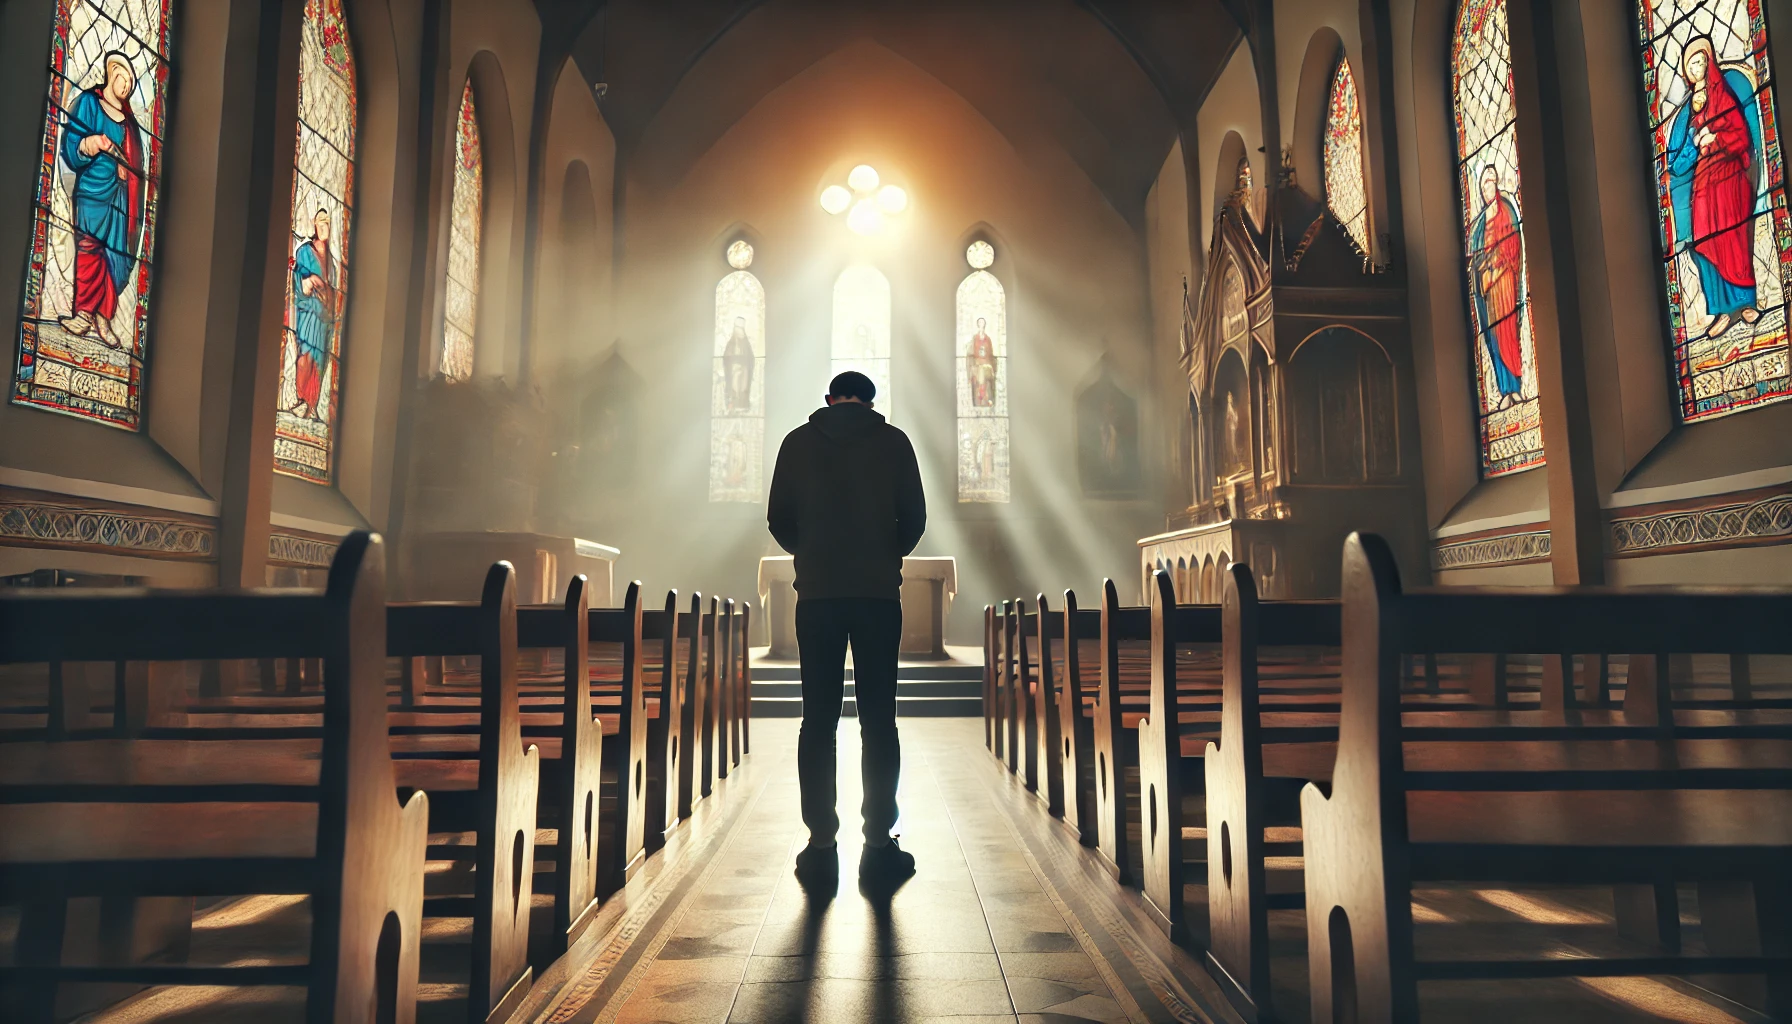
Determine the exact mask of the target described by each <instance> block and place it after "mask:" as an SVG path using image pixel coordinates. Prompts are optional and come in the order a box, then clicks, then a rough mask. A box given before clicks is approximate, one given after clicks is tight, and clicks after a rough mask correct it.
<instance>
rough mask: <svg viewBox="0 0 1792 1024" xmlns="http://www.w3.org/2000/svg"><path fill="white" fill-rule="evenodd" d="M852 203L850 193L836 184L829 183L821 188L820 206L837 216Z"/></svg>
mask: <svg viewBox="0 0 1792 1024" xmlns="http://www.w3.org/2000/svg"><path fill="white" fill-rule="evenodd" d="M851 205H852V193H851V192H848V191H846V190H845V189H843V188H841V187H840V186H838V185H829V186H828V187H827V188H824V189H822V190H821V208H822V209H824V210H826V211H827V212H828V213H830V214H834V215H836V216H838V215H839V214H841V213H844V212H845V211H846V208H847V207H848V206H851Z"/></svg>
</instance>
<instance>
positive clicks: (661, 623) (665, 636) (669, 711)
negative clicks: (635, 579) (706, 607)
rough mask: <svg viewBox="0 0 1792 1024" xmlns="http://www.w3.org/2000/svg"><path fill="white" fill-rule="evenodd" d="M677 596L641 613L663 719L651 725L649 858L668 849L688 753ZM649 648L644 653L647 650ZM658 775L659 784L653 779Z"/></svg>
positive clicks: (668, 594) (645, 816)
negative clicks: (654, 661) (655, 670)
mask: <svg viewBox="0 0 1792 1024" xmlns="http://www.w3.org/2000/svg"><path fill="white" fill-rule="evenodd" d="M679 621H680V615H679V613H678V591H676V590H668V591H667V592H666V600H665V603H664V605H663V606H662V607H661V608H659V609H657V610H654V611H648V612H643V613H642V618H641V639H642V643H643V644H644V645H650V646H651V650H652V653H653V654H654V656H656V657H657V658H658V661H659V673H658V675H657V676H655V677H654V678H653V679H651V680H648V685H649V686H651V687H652V688H653V691H654V693H655V694H656V695H657V696H658V698H659V714H658V716H657V717H655V718H654V719H652V720H651V721H650V722H649V723H648V740H647V749H648V757H649V758H650V761H649V764H648V771H649V775H650V783H649V785H648V787H647V794H646V809H645V813H644V814H643V815H642V817H643V819H644V821H645V826H644V827H645V832H644V834H643V837H642V838H643V842H644V846H645V848H646V850H647V851H648V852H649V853H651V852H652V851H654V850H657V849H659V848H660V847H661V846H663V845H664V844H665V841H666V832H667V831H668V830H669V829H671V828H672V827H673V826H674V825H676V824H678V778H679V774H680V773H679V763H680V761H681V760H682V758H683V754H684V746H685V743H684V740H683V736H684V733H683V731H682V722H683V717H684V711H683V709H684V680H683V676H682V675H681V674H680V673H679V670H678V636H679V633H678V624H679ZM645 649H646V648H644V650H645ZM654 773H657V774H658V778H657V780H653V779H652V778H651V777H652V775H653V774H654Z"/></svg>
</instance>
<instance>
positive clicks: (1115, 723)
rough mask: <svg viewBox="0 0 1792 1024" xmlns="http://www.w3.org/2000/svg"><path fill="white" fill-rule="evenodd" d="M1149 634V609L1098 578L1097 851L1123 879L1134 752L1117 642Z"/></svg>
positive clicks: (1127, 876)
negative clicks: (1125, 721) (1123, 712)
mask: <svg viewBox="0 0 1792 1024" xmlns="http://www.w3.org/2000/svg"><path fill="white" fill-rule="evenodd" d="M1150 638H1151V610H1150V609H1149V608H1130V607H1123V606H1122V605H1121V604H1120V593H1119V591H1118V590H1116V589H1115V588H1114V581H1113V580H1102V581H1101V684H1100V686H1099V687H1098V688H1097V689H1096V698H1095V714H1094V731H1095V800H1096V827H1097V831H1096V850H1097V852H1098V853H1100V855H1101V859H1102V863H1103V865H1104V866H1105V867H1106V868H1107V869H1108V871H1109V872H1111V873H1112V874H1113V875H1114V876H1115V878H1117V879H1119V880H1120V881H1121V882H1125V883H1131V882H1132V880H1133V879H1132V868H1131V866H1130V865H1131V859H1132V858H1131V852H1130V851H1129V850H1128V848H1127V847H1128V839H1127V835H1126V792H1125V783H1126V778H1125V768H1126V767H1127V763H1128V761H1130V760H1131V759H1132V758H1133V757H1134V756H1136V755H1135V754H1133V753H1129V751H1128V749H1126V748H1127V747H1129V746H1130V747H1131V750H1132V751H1136V750H1137V747H1136V745H1132V744H1128V743H1127V742H1126V741H1125V737H1123V735H1122V722H1121V717H1120V645H1121V644H1122V643H1128V642H1136V641H1141V640H1149V639H1150Z"/></svg>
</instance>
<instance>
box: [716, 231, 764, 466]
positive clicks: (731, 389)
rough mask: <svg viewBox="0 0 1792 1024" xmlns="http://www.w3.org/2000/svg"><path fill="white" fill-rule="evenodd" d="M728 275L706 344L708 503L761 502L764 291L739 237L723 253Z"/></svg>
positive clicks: (750, 253) (749, 250)
mask: <svg viewBox="0 0 1792 1024" xmlns="http://www.w3.org/2000/svg"><path fill="white" fill-rule="evenodd" d="M725 256H726V258H727V261H728V265H729V266H730V267H733V268H735V269H734V270H733V272H732V273H729V274H725V275H723V277H722V280H721V282H720V283H718V284H717V285H716V319H715V333H714V335H713V340H712V341H711V348H710V359H711V371H710V372H711V386H710V405H709V500H710V501H739V502H758V501H763V500H765V495H764V493H763V487H762V483H763V481H762V479H761V474H762V473H763V471H764V462H765V460H764V450H765V379H764V378H765V372H764V371H765V287H764V286H763V285H761V284H760V283H759V278H757V277H755V276H754V275H753V273H752V271H750V270H748V269H747V268H748V267H751V266H752V265H753V247H752V245H751V244H749V243H748V242H747V241H746V240H744V239H739V240H736V241H735V242H733V243H732V244H730V245H729V246H728V248H727V250H726V251H725Z"/></svg>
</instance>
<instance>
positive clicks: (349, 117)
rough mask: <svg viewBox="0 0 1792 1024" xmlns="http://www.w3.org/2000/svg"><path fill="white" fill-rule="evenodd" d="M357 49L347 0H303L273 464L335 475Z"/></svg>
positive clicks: (323, 478) (326, 478)
mask: <svg viewBox="0 0 1792 1024" xmlns="http://www.w3.org/2000/svg"><path fill="white" fill-rule="evenodd" d="M355 123H356V122H355V56H354V47H353V46H352V45H351V44H350V42H349V34H348V22H347V19H345V18H344V17H343V12H342V0H306V2H305V20H304V25H303V28H302V30H301V32H300V36H299V138H298V148H297V150H296V152H295V155H294V161H295V167H294V174H293V179H292V237H291V238H290V239H289V240H288V244H289V245H290V247H291V249H290V251H291V256H290V258H289V260H288V262H287V274H286V330H285V333H284V335H283V338H282V344H281V347H280V399H279V405H278V407H277V408H276V409H275V412H274V470H275V471H276V472H279V473H285V474H288V475H289V476H296V477H299V478H300V479H302V480H310V481H313V482H315V483H320V484H327V483H329V482H330V461H331V458H330V456H331V450H332V442H333V440H334V434H335V428H336V396H337V394H338V392H339V389H340V383H341V370H342V361H341V357H342V328H343V313H344V311H345V310H346V309H347V300H348V252H349V238H350V232H351V230H352V229H353V227H354V218H355V215H354V192H355Z"/></svg>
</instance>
